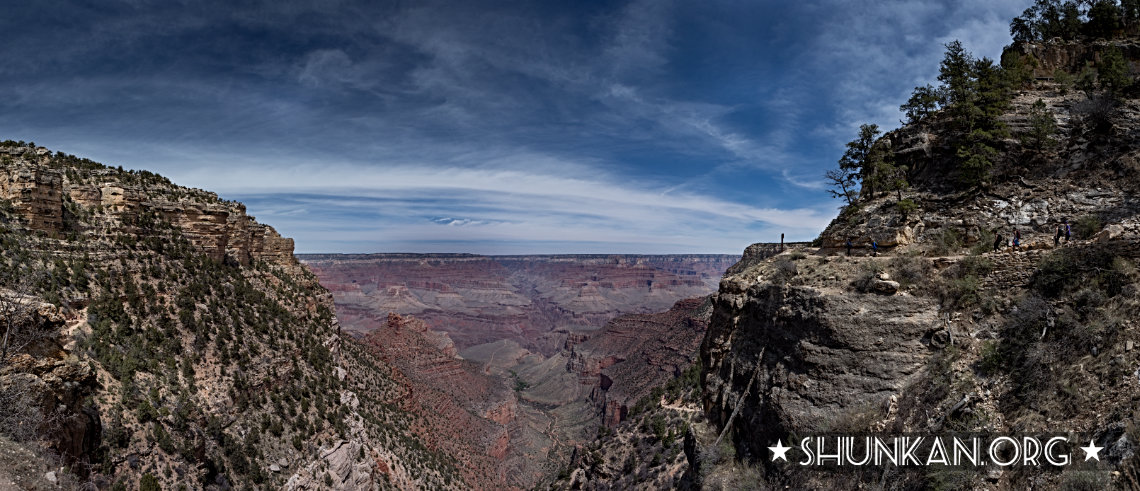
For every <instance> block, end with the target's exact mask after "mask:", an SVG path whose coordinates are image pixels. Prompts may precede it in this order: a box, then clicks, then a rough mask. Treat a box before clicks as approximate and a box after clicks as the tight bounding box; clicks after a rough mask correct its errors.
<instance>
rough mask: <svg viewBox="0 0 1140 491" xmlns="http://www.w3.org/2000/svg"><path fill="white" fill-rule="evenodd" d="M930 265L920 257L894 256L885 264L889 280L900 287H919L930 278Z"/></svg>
mask: <svg viewBox="0 0 1140 491" xmlns="http://www.w3.org/2000/svg"><path fill="white" fill-rule="evenodd" d="M930 269H931V268H930V264H929V263H928V262H926V261H925V260H923V259H922V258H920V257H915V256H895V257H892V258H891V260H890V262H888V263H887V270H888V271H889V272H890V275H891V279H893V280H895V281H897V282H899V285H900V286H902V287H909V286H912V285H921V284H923V283H924V282H926V281H927V280H928V279H929V278H930V274H931V271H930Z"/></svg>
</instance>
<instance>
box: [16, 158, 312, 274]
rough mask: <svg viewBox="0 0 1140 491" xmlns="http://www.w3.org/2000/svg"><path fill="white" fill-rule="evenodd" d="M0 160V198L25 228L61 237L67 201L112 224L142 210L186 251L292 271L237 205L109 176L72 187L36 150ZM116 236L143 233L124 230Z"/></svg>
mask: <svg viewBox="0 0 1140 491" xmlns="http://www.w3.org/2000/svg"><path fill="white" fill-rule="evenodd" d="M41 150H42V151H41ZM0 155H3V157H4V159H5V163H4V164H3V165H2V166H0V199H6V200H9V201H10V202H11V203H12V207H13V208H14V209H15V211H16V212H17V213H18V214H19V215H20V216H21V217H22V218H23V220H24V222H25V224H26V226H27V227H28V228H30V229H33V230H38V231H41V232H45V233H60V232H64V231H65V230H64V229H65V223H64V210H65V206H66V205H67V203H68V202H71V203H73V204H74V205H77V206H79V207H80V208H81V209H84V210H86V211H90V212H93V213H107V214H111V215H117V216H118V217H119V218H120V221H122V218H124V217H127V216H130V215H136V216H137V215H138V214H141V213H144V212H148V211H150V212H155V213H157V214H158V215H159V216H161V217H162V218H163V219H165V220H167V221H169V222H170V223H172V224H174V225H175V226H176V227H178V228H179V229H181V231H182V233H183V234H184V235H185V236H186V238H187V239H188V240H189V241H190V243H191V244H193V245H194V246H195V247H197V248H198V249H200V250H201V251H202V252H204V253H206V254H207V255H209V256H210V257H211V258H213V259H215V260H218V261H222V260H231V261H234V262H237V263H240V264H249V263H250V262H251V261H255V260H259V261H267V262H270V263H275V264H281V265H294V264H296V259H295V258H294V257H293V239H289V238H285V237H281V235H280V234H278V233H277V231H276V230H274V229H273V227H270V226H268V225H264V224H260V223H257V221H255V220H254V218H253V217H251V216H249V215H247V214H246V211H245V206H244V205H242V204H241V203H236V202H227V201H223V200H220V199H218V197H217V195H216V194H214V193H208V192H205V191H200V190H190V189H186V188H180V187H177V186H174V185H158V186H155V185H154V184H153V183H151V184H149V185H144V184H131V183H127V182H124V181H125V180H124V179H123V176H124V175H126V176H129V175H130V174H124V173H122V172H120V171H116V170H113V169H95V170H91V169H84V170H81V171H78V173H81V174H82V175H84V179H83V182H75V181H72V180H71V179H70V178H69V177H67V176H68V175H69V174H67V173H65V172H64V171H63V170H61V169H58V168H53V167H52V165H51V164H50V163H49V162H50V160H49V157H46V156H45V155H47V152H46V149H43V148H37V149H31V148H28V147H6V148H0ZM68 172H71V171H68ZM92 181H93V182H92ZM156 187H157V188H158V189H156ZM121 231H123V232H133V233H145V232H146V231H144V230H127V229H126V228H125V227H124V228H123V230H121Z"/></svg>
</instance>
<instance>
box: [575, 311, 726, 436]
mask: <svg viewBox="0 0 1140 491" xmlns="http://www.w3.org/2000/svg"><path fill="white" fill-rule="evenodd" d="M711 310H712V309H711V304H710V303H709V301H708V298H707V297H700V298H691V299H686V300H681V301H679V302H677V303H676V304H675V305H674V306H673V308H672V309H669V311H667V312H662V313H658V314H630V315H623V316H621V317H618V318H616V319H614V320H612V321H610V322H609V323H607V324H606V326H605V327H604V328H602V329H601V330H599V331H597V332H596V333H594V334H593V335H591V336H590V338H589V339H588V340H585V341H582V342H579V343H576V344H574V345H572V346H570V347H569V349H568V351H569V358H570V359H569V361H568V362H567V364H566V369H567V370H568V371H570V372H571V373H574V374H576V375H577V376H578V378H579V381H580V382H581V383H582V384H585V385H587V386H588V387H589V388H590V396H589V398H590V400H591V401H592V402H593V403H594V405H595V406H596V407H598V409H599V410H600V412H601V418H602V424H604V425H606V426H610V427H613V426H617V425H618V424H619V423H621V422H622V421H624V420H625V419H627V417H628V415H629V411H630V408H631V407H633V405H634V404H635V403H636V402H637V401H638V400H640V399H641V398H643V397H646V396H647V395H648V394H649V392H650V391H651V390H652V389H653V388H654V387H657V386H659V385H662V384H664V383H665V382H667V381H669V380H672V379H673V378H675V377H677V376H679V375H680V374H681V372H683V371H684V370H685V369H686V368H688V367H689V366H690V365H692V364H693V363H694V362H696V356H695V355H696V352H697V347H698V346H700V343H701V339H703V338H704V335H705V328H706V327H707V325H708V316H709V314H710V313H711Z"/></svg>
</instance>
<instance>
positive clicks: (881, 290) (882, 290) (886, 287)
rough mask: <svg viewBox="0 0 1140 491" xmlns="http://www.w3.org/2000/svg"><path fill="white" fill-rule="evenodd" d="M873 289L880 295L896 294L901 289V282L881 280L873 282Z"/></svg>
mask: <svg viewBox="0 0 1140 491" xmlns="http://www.w3.org/2000/svg"><path fill="white" fill-rule="evenodd" d="M871 291H872V292H875V293H878V294H879V295H894V294H895V293H898V291H899V282H897V281H883V280H879V281H876V282H874V283H872V284H871Z"/></svg>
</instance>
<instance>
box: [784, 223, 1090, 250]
mask: <svg viewBox="0 0 1140 491" xmlns="http://www.w3.org/2000/svg"><path fill="white" fill-rule="evenodd" d="M1062 237H1064V239H1065V243H1066V244H1067V243H1068V242H1069V241H1070V240H1072V238H1073V227H1072V226H1071V225H1070V224H1069V220H1068V219H1066V220H1063V221H1062V222H1061V223H1059V224H1057V232H1056V233H1055V234H1053V246H1054V247H1057V246H1060V245H1061V238H1062ZM783 242H784V237H783V234H780V247H781V250H782V249H783ZM1003 244H1006V240H1005V237H1003V236H1002V235H1001V234H1000V233H999V234H995V237H994V252H998V251H1000V250H1001V247H1002V245H1003ZM844 245H845V246H846V247H847V255H848V256H850V255H851V249H852V248H854V247H855V245H854V244H853V243H852V242H851V239H850V238H848V239H847V243H846V244H844ZM1008 245H1009V246H1010V247H1013V248H1014V249H1018V248H1020V247H1021V230H1020V229H1017V228H1014V229H1013V238H1012V239H1010V241H1009V242H1008ZM870 246H871V255H872V256H878V255H879V243H878V242H876V241H875V239H871V243H870Z"/></svg>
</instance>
